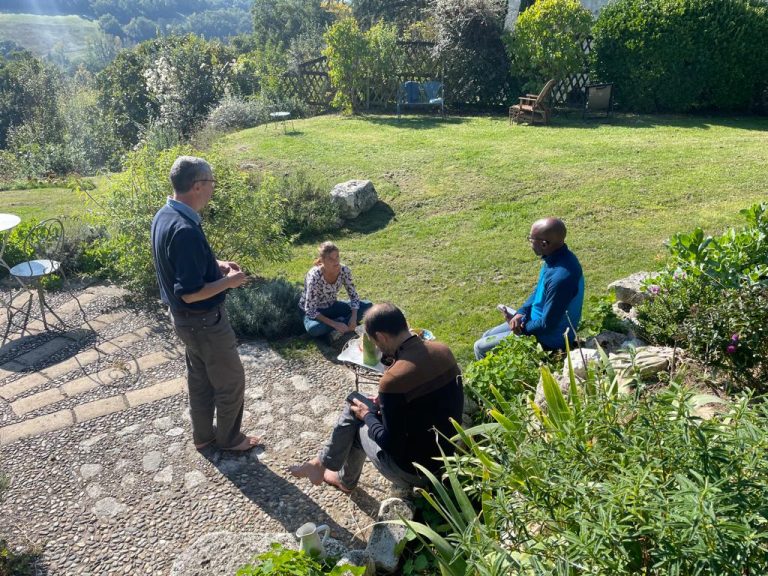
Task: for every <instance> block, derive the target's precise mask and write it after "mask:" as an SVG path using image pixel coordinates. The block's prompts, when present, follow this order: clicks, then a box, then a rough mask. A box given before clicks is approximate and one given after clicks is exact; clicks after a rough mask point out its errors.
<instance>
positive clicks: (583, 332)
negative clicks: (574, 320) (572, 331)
mask: <svg viewBox="0 0 768 576" xmlns="http://www.w3.org/2000/svg"><path fill="white" fill-rule="evenodd" d="M615 301H616V297H615V295H613V294H608V295H603V296H590V297H589V298H588V299H587V300H586V302H584V311H583V314H582V318H581V324H579V337H581V338H584V339H586V338H590V337H592V336H597V335H598V334H600V333H601V332H603V331H605V330H610V331H612V332H621V333H622V334H625V333H626V332H627V326H626V325H625V324H624V322H623V321H622V320H621V319H620V318H619V317H618V316H616V313H615V312H614V311H613V303H614V302H615Z"/></svg>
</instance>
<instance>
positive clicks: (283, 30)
mask: <svg viewBox="0 0 768 576" xmlns="http://www.w3.org/2000/svg"><path fill="white" fill-rule="evenodd" d="M251 14H252V15H253V34H254V37H255V38H256V41H257V43H258V44H259V45H260V46H264V45H266V44H268V43H277V44H280V45H282V46H283V48H287V47H288V45H289V44H290V43H291V40H292V39H294V38H296V37H297V36H299V35H300V34H302V33H306V32H307V31H311V30H314V29H317V28H320V29H321V30H324V29H325V28H326V27H327V26H329V25H330V24H331V23H332V22H333V15H332V14H331V13H330V12H328V11H326V10H324V9H323V2H322V1H321V0H256V1H255V2H254V3H253V8H252V9H251Z"/></svg>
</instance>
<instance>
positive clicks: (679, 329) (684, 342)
mask: <svg viewBox="0 0 768 576" xmlns="http://www.w3.org/2000/svg"><path fill="white" fill-rule="evenodd" d="M742 214H743V215H744V216H745V217H746V218H747V225H746V226H744V227H742V228H739V229H730V230H728V231H727V232H726V233H724V234H723V235H721V236H717V237H713V236H705V235H704V233H703V231H702V230H701V229H700V228H697V229H696V230H694V231H693V232H692V233H691V234H677V235H675V236H674V237H673V238H672V239H671V240H670V243H669V249H670V253H671V256H672V258H671V261H670V263H669V265H668V267H667V268H666V269H665V270H664V271H663V272H661V273H660V274H659V275H658V276H656V277H654V278H651V279H649V281H648V283H647V284H646V286H645V289H646V292H647V293H648V294H649V295H651V296H652V298H650V299H649V300H648V301H646V302H645V303H644V304H643V305H641V306H640V307H639V309H638V319H639V321H640V323H641V326H642V330H643V332H644V335H645V336H646V338H648V339H649V340H651V341H652V342H654V343H658V344H676V345H679V346H682V347H685V348H687V349H689V350H690V351H691V352H693V353H694V354H695V355H696V356H698V357H699V358H700V359H701V360H703V361H704V362H706V363H707V364H709V365H710V366H713V367H717V368H720V369H723V370H726V371H727V372H728V374H729V376H730V378H731V380H732V381H733V382H734V383H736V384H738V385H749V386H751V387H754V384H753V382H754V381H758V382H759V381H760V379H759V378H760V376H762V375H764V374H765V373H768V332H766V330H767V328H766V324H767V323H768V264H767V263H768V204H757V205H755V206H752V207H751V208H749V209H747V210H742Z"/></svg>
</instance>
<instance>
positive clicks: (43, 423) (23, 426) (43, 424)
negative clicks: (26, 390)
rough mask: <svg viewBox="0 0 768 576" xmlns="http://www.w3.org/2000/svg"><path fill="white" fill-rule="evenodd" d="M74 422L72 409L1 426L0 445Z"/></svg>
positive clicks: (51, 430) (61, 427)
mask: <svg viewBox="0 0 768 576" xmlns="http://www.w3.org/2000/svg"><path fill="white" fill-rule="evenodd" d="M72 424H74V419H73V418H72V411H71V410H59V411H58V412H54V413H52V414H46V415H45V416H38V417H37V418H30V419H29V420H24V421H23V422H19V423H18V424H11V425H10V426H5V427H3V428H0V446H5V445H6V444H10V443H11V442H16V440H20V439H22V438H29V437H30V436H39V435H40V434H45V433H46V432H53V431H54V430H61V429H63V428H67V427H69V426H71V425H72Z"/></svg>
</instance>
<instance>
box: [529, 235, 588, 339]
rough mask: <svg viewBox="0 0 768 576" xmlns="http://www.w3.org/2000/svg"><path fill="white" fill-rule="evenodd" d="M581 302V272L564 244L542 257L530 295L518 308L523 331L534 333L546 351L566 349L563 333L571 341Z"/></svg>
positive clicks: (582, 286) (579, 313) (576, 325)
mask: <svg viewBox="0 0 768 576" xmlns="http://www.w3.org/2000/svg"><path fill="white" fill-rule="evenodd" d="M583 303H584V274H583V273H582V271H581V264H580V263H579V259H578V258H576V255H575V254H574V253H573V252H571V251H570V250H569V249H568V246H567V245H564V246H563V247H562V248H560V249H559V250H556V251H555V252H553V253H552V254H550V255H549V256H546V257H545V258H544V264H543V265H542V266H541V272H540V273H539V282H538V284H537V285H536V289H535V290H534V292H533V294H531V295H530V296H529V297H528V300H526V301H525V303H524V304H523V305H522V306H521V307H520V308H519V309H518V313H520V314H522V315H523V322H524V324H523V334H530V335H532V336H535V337H536V339H537V340H538V341H539V342H540V343H541V345H542V346H543V347H544V348H546V349H549V350H562V349H564V348H565V340H564V339H563V334H564V333H565V331H566V330H568V340H569V341H570V342H573V341H574V339H575V337H576V334H575V333H574V331H573V330H574V329H577V328H578V327H579V322H580V321H581V307H582V304H583Z"/></svg>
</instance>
